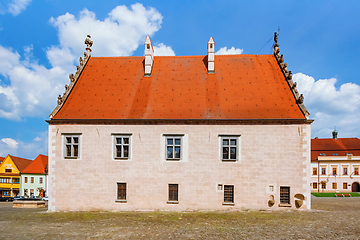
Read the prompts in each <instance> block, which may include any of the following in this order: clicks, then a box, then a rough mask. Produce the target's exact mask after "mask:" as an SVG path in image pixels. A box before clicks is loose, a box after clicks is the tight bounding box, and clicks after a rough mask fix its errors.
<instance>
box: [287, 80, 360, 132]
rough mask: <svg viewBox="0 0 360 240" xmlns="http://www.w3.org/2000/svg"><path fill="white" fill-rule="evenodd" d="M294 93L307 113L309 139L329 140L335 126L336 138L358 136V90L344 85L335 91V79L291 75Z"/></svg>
mask: <svg viewBox="0 0 360 240" xmlns="http://www.w3.org/2000/svg"><path fill="white" fill-rule="evenodd" d="M293 80H294V81H296V82H297V84H298V90H299V92H300V93H302V94H304V97H305V100H304V104H305V106H306V107H307V109H308V110H309V112H310V114H311V115H310V118H311V119H314V120H315V121H314V123H313V124H312V135H313V137H315V136H317V137H331V132H332V131H333V129H334V127H335V126H336V128H337V130H338V131H339V137H355V136H360V86H359V85H357V84H355V83H345V84H342V85H341V86H340V87H339V88H337V87H336V86H335V84H336V81H337V80H336V79H335V78H330V79H319V80H317V81H316V80H315V79H314V78H313V77H311V76H308V75H305V74H303V73H297V74H294V76H293Z"/></svg>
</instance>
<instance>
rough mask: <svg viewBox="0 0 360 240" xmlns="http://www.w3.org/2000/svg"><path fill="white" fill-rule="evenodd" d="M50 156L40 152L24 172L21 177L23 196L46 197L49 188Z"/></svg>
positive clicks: (21, 192) (21, 193)
mask: <svg viewBox="0 0 360 240" xmlns="http://www.w3.org/2000/svg"><path fill="white" fill-rule="evenodd" d="M47 166H48V157H47V156H45V155H42V154H39V155H38V156H37V157H36V158H35V159H34V161H33V162H32V163H30V164H29V166H27V167H26V168H25V169H24V170H23V171H22V172H21V177H20V181H21V184H20V195H21V196H27V197H30V196H40V197H45V195H46V190H47V182H48V181H47Z"/></svg>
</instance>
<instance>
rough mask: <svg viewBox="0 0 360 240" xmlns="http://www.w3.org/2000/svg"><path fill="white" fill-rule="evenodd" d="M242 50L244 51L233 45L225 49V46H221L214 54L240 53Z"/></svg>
mask: <svg viewBox="0 0 360 240" xmlns="http://www.w3.org/2000/svg"><path fill="white" fill-rule="evenodd" d="M243 51H244V50H243V49H240V48H235V47H232V48H229V49H227V47H222V48H220V49H219V51H217V52H216V53H215V54H216V55H229V54H242V52H243Z"/></svg>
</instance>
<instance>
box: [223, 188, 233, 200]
mask: <svg viewBox="0 0 360 240" xmlns="http://www.w3.org/2000/svg"><path fill="white" fill-rule="evenodd" d="M224 202H225V203H233V202H234V185H225V186H224Z"/></svg>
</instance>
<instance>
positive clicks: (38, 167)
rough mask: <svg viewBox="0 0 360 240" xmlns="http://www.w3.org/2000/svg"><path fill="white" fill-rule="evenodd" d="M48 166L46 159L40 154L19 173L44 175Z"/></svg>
mask: <svg viewBox="0 0 360 240" xmlns="http://www.w3.org/2000/svg"><path fill="white" fill-rule="evenodd" d="M47 165H48V157H47V156H45V155H42V154H39V155H38V156H37V157H36V158H35V159H34V161H32V163H31V164H30V165H29V166H27V167H26V168H25V169H24V170H23V171H22V172H21V173H37V174H44V173H45V167H47Z"/></svg>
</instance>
